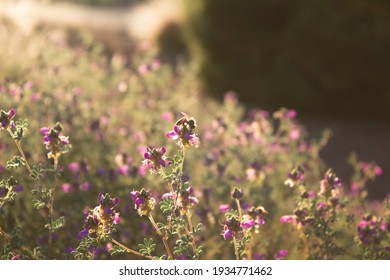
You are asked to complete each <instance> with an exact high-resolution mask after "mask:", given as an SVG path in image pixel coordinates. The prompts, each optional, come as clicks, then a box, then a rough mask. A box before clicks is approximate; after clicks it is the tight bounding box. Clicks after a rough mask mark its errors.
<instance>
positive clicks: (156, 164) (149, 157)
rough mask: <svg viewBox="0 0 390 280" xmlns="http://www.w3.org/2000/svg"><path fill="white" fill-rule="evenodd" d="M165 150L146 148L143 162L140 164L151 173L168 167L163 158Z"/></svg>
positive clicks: (166, 161)
mask: <svg viewBox="0 0 390 280" xmlns="http://www.w3.org/2000/svg"><path fill="white" fill-rule="evenodd" d="M165 152H166V149H165V147H164V146H162V147H161V148H159V149H155V148H149V147H148V148H147V151H146V153H145V154H144V158H145V160H144V161H143V162H142V163H143V164H144V165H145V166H146V167H147V168H148V169H149V170H150V172H152V173H155V172H157V171H158V170H159V169H160V168H161V167H166V166H168V165H169V161H168V160H167V159H166V157H165V156H164V154H165Z"/></svg>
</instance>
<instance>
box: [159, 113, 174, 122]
mask: <svg viewBox="0 0 390 280" xmlns="http://www.w3.org/2000/svg"><path fill="white" fill-rule="evenodd" d="M161 119H163V120H164V121H170V122H171V121H173V114H172V113H171V112H163V113H162V114H161Z"/></svg>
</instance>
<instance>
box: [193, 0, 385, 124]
mask: <svg viewBox="0 0 390 280" xmlns="http://www.w3.org/2000/svg"><path fill="white" fill-rule="evenodd" d="M187 6H188V7H187V8H188V18H189V22H188V25H189V34H190V36H192V37H191V38H192V40H191V44H192V47H193V49H194V50H195V52H196V54H197V56H198V57H199V58H200V64H201V69H200V76H201V78H202V80H203V82H204V87H205V90H206V91H207V92H209V93H210V94H212V95H214V96H217V97H221V93H223V92H225V91H227V90H235V91H237V92H239V93H240V95H241V97H242V100H243V101H244V102H246V103H248V104H249V105H260V106H263V107H268V108H278V107H280V106H281V105H282V104H283V105H284V106H288V107H294V108H297V109H299V110H300V111H301V112H302V113H305V112H306V113H310V114H316V115H318V114H320V115H326V116H343V117H352V118H372V117H375V118H376V119H379V120H386V118H387V120H388V119H389V117H390V91H389V89H390V79H389V77H388V76H389V70H390V66H389V65H390V56H389V51H388V50H389V49H390V36H389V34H390V2H389V1H384V0H376V1H370V0H360V1H350V0H342V1H338V0H337V1H336V0H330V1H321V0H314V1H302V0H298V1H282V0H276V1H259V0H248V1H236V0H213V1H208V0H199V1H188V2H187Z"/></svg>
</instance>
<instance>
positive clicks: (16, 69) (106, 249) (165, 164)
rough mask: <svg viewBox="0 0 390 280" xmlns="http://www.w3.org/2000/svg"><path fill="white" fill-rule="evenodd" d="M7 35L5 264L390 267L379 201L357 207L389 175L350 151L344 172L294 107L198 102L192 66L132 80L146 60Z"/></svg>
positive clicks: (0, 102)
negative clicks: (365, 262)
mask: <svg viewBox="0 0 390 280" xmlns="http://www.w3.org/2000/svg"><path fill="white" fill-rule="evenodd" d="M4 30H5V32H0V39H1V40H0V42H8V43H7V44H6V45H1V46H0V48H1V50H2V51H1V52H0V59H1V60H2V63H3V68H2V69H1V70H0V107H1V108H0V109H1V111H0V151H1V154H2V156H1V162H0V164H1V165H0V176H1V177H0V179H1V182H0V256H1V258H2V259H45V258H49V259H73V258H76V259H84V258H85V259H118V258H120V259H122V258H128V259H143V258H147V259H350V258H358V259H360V258H367V259H388V258H389V257H390V252H389V233H390V230H389V224H390V215H389V211H390V209H389V207H390V205H389V197H387V198H384V201H383V203H378V202H371V201H369V200H368V199H367V191H368V190H367V182H369V181H370V180H373V179H375V177H377V176H380V175H381V174H382V173H383V172H385V170H382V169H380V167H378V166H377V165H376V164H375V163H373V162H361V161H359V159H358V157H357V156H356V155H351V157H350V158H349V162H350V163H351V165H352V166H353V168H354V171H355V172H354V174H353V176H352V177H351V178H340V177H339V176H338V175H336V173H335V172H334V171H333V170H331V169H329V167H327V166H326V165H325V164H324V162H322V160H321V158H320V156H319V152H320V151H321V149H322V148H323V147H324V145H326V142H327V139H328V138H329V134H328V133H327V132H326V131H325V132H324V134H323V137H321V138H320V139H311V138H310V137H309V135H308V134H307V133H306V131H305V128H304V127H303V126H302V125H301V124H300V123H299V122H298V120H297V112H296V111H295V110H291V109H286V108H281V109H280V110H278V111H276V112H274V113H272V114H271V113H270V112H267V111H263V110H260V109H254V110H248V111H247V110H245V108H243V107H242V106H241V105H240V104H239V103H238V96H237V95H236V94H235V93H233V92H229V93H227V94H226V95H225V100H224V102H223V103H221V104H219V103H216V102H214V101H212V100H208V99H207V98H206V97H204V96H202V95H201V94H200V93H199V91H198V85H197V83H196V79H195V71H194V67H193V65H191V64H188V65H185V64H180V65H178V66H177V67H176V68H174V69H173V68H171V67H170V66H167V65H164V64H159V67H156V68H151V69H149V71H146V72H145V71H141V72H140V71H138V68H139V66H140V65H142V64H144V61H153V60H154V59H155V58H154V57H153V52H151V53H149V52H148V53H142V54H138V55H137V56H135V57H134V58H133V59H132V60H131V61H126V60H125V58H124V57H123V56H121V55H119V54H115V55H114V56H113V57H111V58H110V59H108V58H106V57H105V56H104V55H102V54H101V51H100V50H99V48H98V47H97V46H96V45H94V44H93V43H91V42H89V41H88V37H86V38H85V39H84V42H81V43H80V45H78V46H77V47H71V46H70V45H69V44H70V43H69V42H68V41H67V40H66V39H65V38H64V37H63V36H62V35H61V34H62V33H61V32H60V31H56V32H58V33H56V32H54V31H48V32H47V33H43V34H37V35H36V36H34V37H31V38H29V37H19V36H17V35H15V36H11V32H8V31H7V30H8V29H4ZM42 32H44V31H42ZM9 46H13V47H12V48H10V47H9ZM26 46H27V49H28V51H22V50H24V48H25V47H26ZM41 46H45V51H42V47H41ZM15 49H18V50H20V54H19V55H18V56H15V55H12V53H13V52H14V50H15ZM58 54H60V55H58ZM12 108H14V109H12ZM182 111H184V112H187V113H188V114H189V115H187V114H184V113H180V112H182ZM175 119H177V121H175ZM51 124H54V125H53V126H50V125H51ZM42 137H43V138H42Z"/></svg>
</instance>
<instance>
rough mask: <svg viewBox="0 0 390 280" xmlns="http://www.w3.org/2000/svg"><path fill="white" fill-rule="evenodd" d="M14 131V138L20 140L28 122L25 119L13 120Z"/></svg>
mask: <svg viewBox="0 0 390 280" xmlns="http://www.w3.org/2000/svg"><path fill="white" fill-rule="evenodd" d="M15 127H16V131H15V134H14V138H15V139H16V140H21V139H22V138H23V136H24V134H25V132H26V130H27V127H28V123H27V120H18V121H16V122H15Z"/></svg>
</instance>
